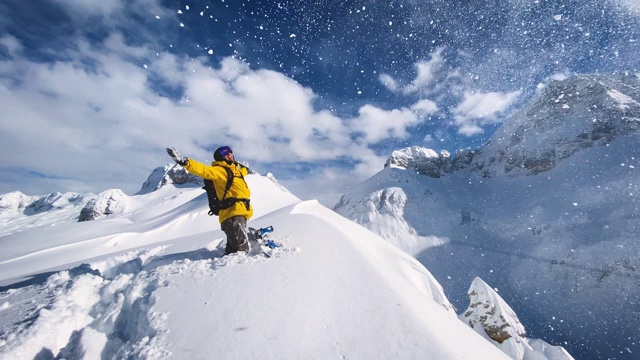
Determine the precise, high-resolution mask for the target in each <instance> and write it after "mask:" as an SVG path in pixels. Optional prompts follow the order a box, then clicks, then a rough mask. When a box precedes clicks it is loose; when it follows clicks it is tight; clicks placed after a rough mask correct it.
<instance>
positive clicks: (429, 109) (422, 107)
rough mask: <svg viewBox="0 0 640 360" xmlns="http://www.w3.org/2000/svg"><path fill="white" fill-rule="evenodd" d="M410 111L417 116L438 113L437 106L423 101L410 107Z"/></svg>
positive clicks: (429, 101)
mask: <svg viewBox="0 0 640 360" xmlns="http://www.w3.org/2000/svg"><path fill="white" fill-rule="evenodd" d="M411 110H412V111H414V112H415V113H416V114H417V115H418V116H429V115H433V114H435V113H436V112H438V105H437V104H436V103H435V102H433V101H431V100H427V99H423V100H420V101H418V102H416V103H415V104H413V105H411Z"/></svg>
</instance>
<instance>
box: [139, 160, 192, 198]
mask: <svg viewBox="0 0 640 360" xmlns="http://www.w3.org/2000/svg"><path fill="white" fill-rule="evenodd" d="M166 184H175V185H183V184H193V185H201V184H202V180H200V178H198V177H197V176H194V175H192V174H189V173H188V172H187V171H186V170H185V169H184V168H183V167H182V166H179V165H177V164H167V165H164V166H160V167H157V168H155V169H154V170H153V172H152V173H151V175H149V178H147V181H145V182H144V184H142V188H141V189H140V191H138V192H137V193H136V195H142V194H148V193H150V192H154V191H156V190H158V189H160V188H161V187H163V186H164V185H166Z"/></svg>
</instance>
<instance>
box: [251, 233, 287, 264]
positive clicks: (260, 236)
mask: <svg viewBox="0 0 640 360" xmlns="http://www.w3.org/2000/svg"><path fill="white" fill-rule="evenodd" d="M271 232H273V226H267V227H263V228H259V229H254V228H252V227H249V234H248V235H249V245H250V246H251V250H249V255H258V254H263V255H264V256H266V257H272V256H273V255H274V253H275V251H276V250H277V249H278V248H279V247H280V246H281V245H280V244H278V243H276V242H275V241H273V240H271V239H269V233H271Z"/></svg>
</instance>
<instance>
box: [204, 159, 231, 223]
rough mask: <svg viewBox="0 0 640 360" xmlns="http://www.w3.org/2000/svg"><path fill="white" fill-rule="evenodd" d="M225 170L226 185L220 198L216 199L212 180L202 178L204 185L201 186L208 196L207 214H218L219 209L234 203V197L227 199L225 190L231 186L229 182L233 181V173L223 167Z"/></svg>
mask: <svg viewBox="0 0 640 360" xmlns="http://www.w3.org/2000/svg"><path fill="white" fill-rule="evenodd" d="M224 169H225V170H227V185H226V186H225V188H224V194H223V195H222V199H218V195H217V194H216V189H215V188H214V187H213V181H212V180H209V179H204V186H203V187H202V188H203V189H204V190H205V191H206V192H207V197H208V198H209V216H212V215H216V216H217V215H218V214H219V213H220V210H222V209H226V208H228V207H231V206H233V204H235V199H232V198H230V199H227V198H226V197H227V191H229V188H230V187H231V183H233V173H232V172H231V170H230V169H229V168H226V167H225V168H224Z"/></svg>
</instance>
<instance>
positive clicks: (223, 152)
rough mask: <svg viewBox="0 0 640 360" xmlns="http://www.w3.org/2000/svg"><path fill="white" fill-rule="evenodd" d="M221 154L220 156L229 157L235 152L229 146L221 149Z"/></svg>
mask: <svg viewBox="0 0 640 360" xmlns="http://www.w3.org/2000/svg"><path fill="white" fill-rule="evenodd" d="M218 152H219V153H220V155H222V156H223V157H224V156H227V155H229V154H233V151H231V148H230V147H228V146H223V147H221V148H220V150H219V151H218Z"/></svg>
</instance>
